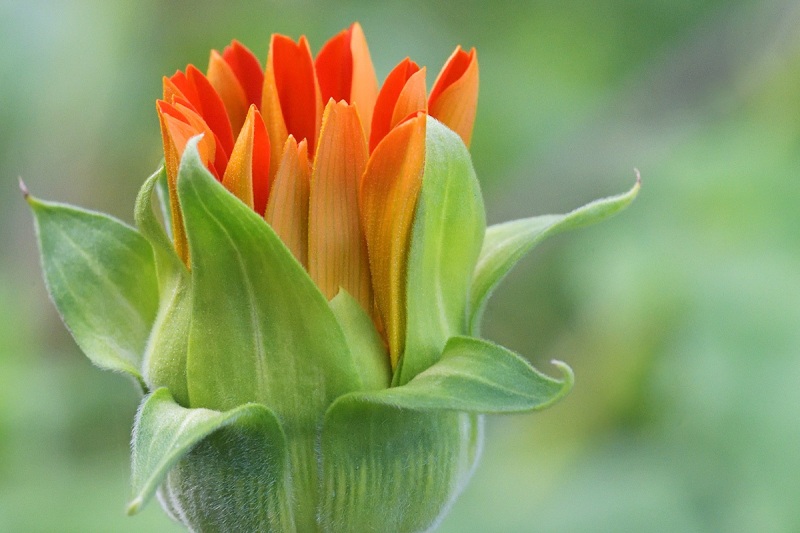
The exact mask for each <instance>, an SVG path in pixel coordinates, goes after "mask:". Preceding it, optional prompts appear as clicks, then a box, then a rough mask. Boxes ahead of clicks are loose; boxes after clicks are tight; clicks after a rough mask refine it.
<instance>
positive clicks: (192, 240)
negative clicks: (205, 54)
mask: <svg viewBox="0 0 800 533" xmlns="http://www.w3.org/2000/svg"><path fill="white" fill-rule="evenodd" d="M178 196H179V199H180V205H181V210H182V213H183V218H184V222H185V226H186V235H187V238H188V242H189V255H190V264H191V270H192V325H191V329H190V334H189V351H188V360H187V381H188V384H189V400H190V405H191V406H193V407H206V408H210V409H217V410H227V409H232V408H234V407H236V406H237V405H241V404H243V403H247V402H256V403H261V404H264V405H266V406H268V407H269V408H270V409H272V410H273V411H275V413H276V415H277V416H278V417H279V419H280V420H281V421H282V422H283V424H284V431H285V432H286V436H287V439H288V441H287V442H288V443H289V447H290V450H289V455H290V458H291V461H290V464H291V467H292V479H293V480H295V482H294V491H295V493H294V494H293V501H294V509H295V514H294V517H295V522H296V524H297V527H298V529H300V530H307V529H308V528H311V527H312V525H313V524H314V523H316V508H317V502H316V491H317V486H318V482H317V463H316V458H315V456H314V449H315V446H316V445H317V442H316V439H317V436H318V433H317V431H318V427H319V426H320V424H321V423H322V417H323V416H324V413H325V411H326V410H327V408H328V406H329V405H330V404H331V403H332V402H333V401H334V400H335V399H336V398H337V397H339V396H341V395H343V394H346V393H348V392H351V391H355V390H360V389H361V387H362V384H361V379H360V377H359V374H358V371H357V370H356V367H355V363H354V360H353V358H352V355H351V353H350V351H349V348H348V345H347V341H346V339H345V336H344V333H343V332H342V328H341V327H340V326H339V323H338V321H337V320H336V317H335V316H334V314H333V311H332V310H331V308H330V307H329V305H328V302H327V300H326V299H325V297H324V296H323V295H322V293H321V292H320V291H319V289H318V288H317V286H316V285H315V284H314V282H313V281H312V280H311V278H310V277H309V276H308V274H307V273H306V271H305V270H304V269H303V267H302V265H301V264H300V263H299V262H298V261H297V260H296V259H295V257H294V256H293V255H292V253H291V252H290V251H289V249H288V248H286V246H285V245H284V243H283V242H282V241H281V240H280V238H279V237H278V236H277V235H276V234H275V232H274V231H273V230H272V228H271V227H269V225H268V224H267V223H266V222H265V221H264V219H263V218H262V217H260V216H259V215H257V214H256V213H255V212H254V211H253V210H252V209H250V208H249V207H248V206H246V205H245V204H244V203H242V202H241V201H240V200H238V199H237V198H236V197H235V196H233V195H232V194H231V193H229V192H228V191H227V190H226V189H225V188H224V187H223V186H222V185H221V184H220V183H219V182H217V180H216V179H214V177H213V176H212V175H211V174H210V173H209V172H208V170H206V168H205V166H204V165H203V164H202V162H201V161H200V157H199V155H198V153H197V138H195V139H193V140H192V141H190V142H189V143H188V144H187V147H186V150H185V152H184V154H183V158H182V160H181V165H180V169H179V172H178Z"/></svg>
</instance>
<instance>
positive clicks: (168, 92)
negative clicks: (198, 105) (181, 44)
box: [163, 70, 197, 104]
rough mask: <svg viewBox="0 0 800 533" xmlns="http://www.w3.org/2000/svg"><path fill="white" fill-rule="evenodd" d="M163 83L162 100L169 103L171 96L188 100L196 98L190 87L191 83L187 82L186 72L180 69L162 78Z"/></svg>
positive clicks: (192, 88)
mask: <svg viewBox="0 0 800 533" xmlns="http://www.w3.org/2000/svg"><path fill="white" fill-rule="evenodd" d="M163 85H164V101H165V102H167V103H169V104H171V103H172V100H173V98H175V97H176V96H177V97H180V98H184V99H186V100H188V101H190V102H191V101H192V100H195V101H196V100H197V93H196V92H195V90H194V87H192V84H191V83H189V79H188V78H187V77H186V74H185V73H183V72H181V71H180V70H179V71H177V72H175V74H173V75H172V76H170V77H169V78H167V77H166V76H165V77H164V79H163Z"/></svg>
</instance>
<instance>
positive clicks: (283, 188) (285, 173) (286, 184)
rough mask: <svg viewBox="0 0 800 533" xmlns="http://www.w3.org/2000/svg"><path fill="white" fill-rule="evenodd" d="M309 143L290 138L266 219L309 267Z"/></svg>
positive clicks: (274, 183) (303, 263) (294, 253)
mask: <svg viewBox="0 0 800 533" xmlns="http://www.w3.org/2000/svg"><path fill="white" fill-rule="evenodd" d="M310 180H311V165H310V164H309V162H308V144H307V142H306V140H305V139H303V140H302V141H300V144H298V143H297V141H296V140H295V138H294V137H292V136H291V135H290V136H289V138H288V139H286V144H285V145H284V147H283V155H282V156H281V159H280V163H279V165H278V172H277V173H276V174H275V180H274V181H273V183H272V191H271V192H270V195H269V200H268V201H267V210H266V213H265V214H264V219H265V220H266V221H267V223H268V224H269V225H270V226H272V229H274V230H275V233H277V234H278V237H280V238H281V240H282V241H283V243H284V244H285V245H286V247H287V248H289V250H291V252H292V254H293V255H294V256H295V257H296V258H297V260H298V261H300V263H301V264H302V265H303V267H306V268H307V267H308V194H309V185H310V184H309V181H310Z"/></svg>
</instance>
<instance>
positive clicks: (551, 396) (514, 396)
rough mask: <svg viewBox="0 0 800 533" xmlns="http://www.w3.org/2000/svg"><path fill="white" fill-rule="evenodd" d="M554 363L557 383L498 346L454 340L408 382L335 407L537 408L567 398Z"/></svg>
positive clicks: (568, 374) (567, 372)
mask: <svg viewBox="0 0 800 533" xmlns="http://www.w3.org/2000/svg"><path fill="white" fill-rule="evenodd" d="M553 364H554V365H555V366H556V367H558V369H559V370H560V371H561V374H562V378H561V379H554V378H551V377H549V376H546V375H544V374H542V373H541V372H539V371H538V370H536V369H535V368H533V367H532V366H531V365H530V363H528V362H527V361H526V360H525V359H523V358H522V357H520V356H519V355H517V354H515V353H514V352H512V351H510V350H507V349H506V348H503V347H502V346H498V345H496V344H493V343H491V342H488V341H485V340H483V339H476V338H473V337H453V338H451V339H450V340H449V341H448V342H447V345H446V346H445V349H444V351H443V352H442V357H441V359H440V360H439V361H438V362H436V363H435V364H434V365H433V366H431V367H430V368H428V369H427V370H425V371H423V372H421V373H420V374H417V376H415V377H414V379H412V380H411V381H409V382H408V383H407V384H405V385H403V386H401V387H392V388H391V389H384V390H381V391H375V392H366V393H361V392H355V393H351V394H348V395H346V396H343V397H341V398H339V400H337V402H336V405H338V404H344V403H351V402H356V403H369V404H381V405H386V406H389V407H395V408H398V409H413V410H417V411H436V410H454V411H466V412H472V413H487V414H488V413H514V412H522V411H533V410H539V409H544V408H545V407H548V406H550V405H552V404H553V403H554V402H556V401H558V400H559V399H560V398H562V397H563V396H564V395H566V394H567V393H568V392H569V390H570V389H571V388H572V385H573V382H574V376H573V374H572V370H571V369H570V368H569V366H567V365H566V364H565V363H562V362H560V361H553Z"/></svg>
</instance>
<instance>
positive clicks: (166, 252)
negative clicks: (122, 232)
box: [133, 166, 188, 287]
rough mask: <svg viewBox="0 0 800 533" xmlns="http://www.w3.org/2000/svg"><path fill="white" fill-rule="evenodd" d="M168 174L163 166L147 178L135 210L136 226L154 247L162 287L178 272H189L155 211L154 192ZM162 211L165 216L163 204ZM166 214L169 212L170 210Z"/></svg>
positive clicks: (137, 197) (158, 188)
mask: <svg viewBox="0 0 800 533" xmlns="http://www.w3.org/2000/svg"><path fill="white" fill-rule="evenodd" d="M166 175H167V174H166V170H165V169H164V167H163V166H162V167H160V168H159V169H158V170H157V171H155V172H154V173H153V174H152V175H151V176H150V177H149V178H147V179H146V180H145V182H144V184H143V185H142V188H141V189H139V194H138V195H137V196H136V205H135V207H134V212H133V216H134V221H135V222H136V227H137V228H139V231H140V232H141V233H142V235H144V236H145V238H146V239H147V240H148V241H149V242H150V245H151V246H152V247H153V255H154V256H155V260H156V266H157V268H158V281H159V285H160V286H161V287H163V285H165V284H169V283H171V282H172V281H171V278H173V277H174V275H175V274H176V273H184V274H185V273H188V270H187V268H186V265H184V264H183V261H181V259H180V258H179V257H178V254H177V252H175V247H174V246H173V244H172V241H171V240H170V237H169V236H168V234H167V233H166V231H165V230H164V227H163V226H162V225H161V223H160V222H159V221H158V219H156V216H155V213H154V212H153V192H154V191H158V190H160V188H161V186H160V183H163V182H165V181H166ZM160 195H161V193H159V197H160ZM159 203H162V201H161V200H159ZM161 211H162V216H165V210H164V209H163V206H162V209H161ZM166 214H168V210H167V211H166ZM168 227H169V226H168Z"/></svg>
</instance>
